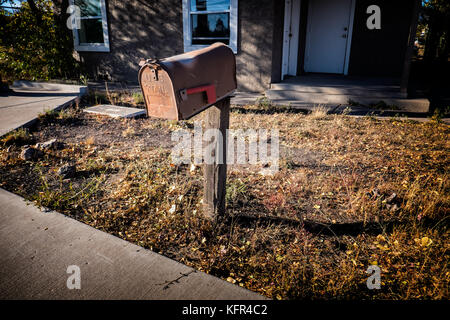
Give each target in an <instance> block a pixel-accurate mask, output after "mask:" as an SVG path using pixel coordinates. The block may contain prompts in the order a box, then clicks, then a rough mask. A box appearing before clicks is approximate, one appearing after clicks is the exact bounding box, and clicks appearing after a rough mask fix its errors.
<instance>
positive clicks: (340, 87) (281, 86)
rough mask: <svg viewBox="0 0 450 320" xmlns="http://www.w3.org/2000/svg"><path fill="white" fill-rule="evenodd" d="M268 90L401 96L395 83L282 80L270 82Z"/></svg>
mask: <svg viewBox="0 0 450 320" xmlns="http://www.w3.org/2000/svg"><path fill="white" fill-rule="evenodd" d="M270 90H284V91H296V92H308V93H326V94H352V95H363V94H365V93H367V92H373V93H374V94H389V95H396V96H398V97H399V98H402V95H401V93H400V87H399V86H397V85H357V84H314V83H312V84H299V83H284V82H283V83H272V84H271V85H270Z"/></svg>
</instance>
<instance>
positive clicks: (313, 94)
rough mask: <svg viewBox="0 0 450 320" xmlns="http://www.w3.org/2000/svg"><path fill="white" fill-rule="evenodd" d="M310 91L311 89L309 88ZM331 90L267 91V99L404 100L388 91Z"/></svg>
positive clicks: (339, 101) (332, 100) (396, 93)
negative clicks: (366, 98)
mask: <svg viewBox="0 0 450 320" xmlns="http://www.w3.org/2000/svg"><path fill="white" fill-rule="evenodd" d="M311 89H312V88H311ZM347 91H348V90H343V91H339V90H331V88H327V89H326V90H324V91H323V92H321V91H320V88H315V91H313V90H311V91H310V92H308V91H297V90H272V89H271V90H267V91H266V95H267V97H269V99H270V97H272V98H273V99H285V98H293V99H295V100H304V101H308V100H323V99H324V97H327V98H326V99H328V100H330V102H333V103H334V102H338V103H344V102H345V103H347V102H348V99H352V100H355V101H358V99H360V98H364V97H370V98H371V99H378V100H377V102H378V101H379V100H383V99H403V98H405V97H404V96H403V95H402V94H401V93H400V92H389V91H375V90H366V91H364V90H355V91H348V92H347Z"/></svg>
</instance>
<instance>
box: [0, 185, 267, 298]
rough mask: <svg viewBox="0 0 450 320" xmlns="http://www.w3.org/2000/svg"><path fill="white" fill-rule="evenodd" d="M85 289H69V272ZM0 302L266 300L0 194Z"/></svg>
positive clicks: (11, 196) (81, 224) (66, 218)
mask: <svg viewBox="0 0 450 320" xmlns="http://www.w3.org/2000/svg"><path fill="white" fill-rule="evenodd" d="M71 265H76V266H78V267H79V268H80V270H81V289H79V290H78V289H72V290H69V289H68V288H67V285H66V283H67V279H68V277H69V276H70V274H67V268H68V266H71ZM0 299H187V300H191V299H232V300H234V299H237V300H243V299H264V297H263V296H260V295H258V294H256V293H253V292H251V291H248V290H245V289H243V288H241V287H238V286H236V285H233V284H230V283H228V282H226V281H223V280H221V279H218V278H216V277H213V276H210V275H207V274H205V273H202V272H199V271H196V270H194V269H192V268H189V267H187V266H185V265H183V264H181V263H178V262H176V261H174V260H171V259H169V258H166V257H164V256H162V255H159V254H157V253H154V252H152V251H150V250H146V249H143V248H142V247H139V246H136V245H133V244H131V243H129V242H127V241H124V240H122V239H119V238H117V237H114V236H112V235H110V234H107V233H105V232H102V231H99V230H97V229H94V228H92V227H90V226H88V225H85V224H83V223H81V222H78V221H76V220H73V219H71V218H68V217H66V216H64V215H62V214H59V213H57V212H54V211H50V212H42V211H41V210H39V209H38V208H36V207H35V206H33V205H27V204H26V202H25V201H24V200H23V199H22V198H21V197H19V196H17V195H15V194H12V193H10V192H8V191H5V190H3V189H0Z"/></svg>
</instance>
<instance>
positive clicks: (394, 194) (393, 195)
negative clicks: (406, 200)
mask: <svg viewBox="0 0 450 320" xmlns="http://www.w3.org/2000/svg"><path fill="white" fill-rule="evenodd" d="M395 198H397V194H396V193H395V192H394V193H393V194H391V195H390V197H389V198H387V199H386V203H392V202H393V201H394V200H395Z"/></svg>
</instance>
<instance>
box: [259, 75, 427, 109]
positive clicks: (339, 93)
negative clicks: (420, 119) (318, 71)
mask: <svg viewBox="0 0 450 320" xmlns="http://www.w3.org/2000/svg"><path fill="white" fill-rule="evenodd" d="M266 96H267V98H268V99H269V100H271V101H272V102H273V104H275V105H289V104H290V105H292V106H298V107H303V106H306V105H307V104H317V105H325V106H338V105H347V104H349V101H353V102H357V103H360V104H362V105H366V106H368V105H371V104H377V103H379V102H380V101H384V102H385V103H386V104H388V105H395V106H397V107H398V108H400V109H401V110H403V111H407V112H423V113H427V112H428V111H429V107H430V101H429V100H428V99H426V98H416V99H408V98H407V97H406V96H405V95H404V94H402V93H401V92H400V82H399V79H396V78H378V77H356V76H342V75H315V74H311V75H304V76H299V77H293V78H290V79H286V80H284V81H283V82H281V83H272V84H271V87H270V90H267V91H266Z"/></svg>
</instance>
